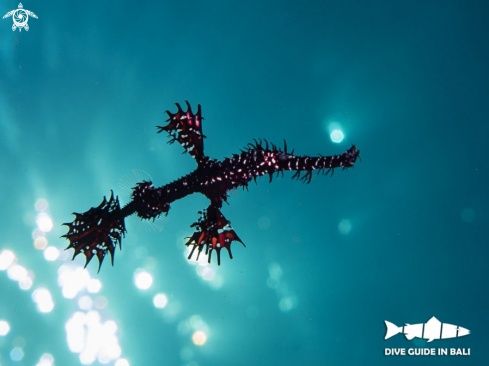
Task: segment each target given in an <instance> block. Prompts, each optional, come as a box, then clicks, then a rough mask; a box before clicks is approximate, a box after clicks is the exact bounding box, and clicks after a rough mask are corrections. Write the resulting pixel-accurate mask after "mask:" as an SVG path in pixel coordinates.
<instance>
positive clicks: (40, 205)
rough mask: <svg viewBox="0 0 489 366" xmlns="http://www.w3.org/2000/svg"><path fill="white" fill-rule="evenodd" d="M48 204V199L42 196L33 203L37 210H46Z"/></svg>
mask: <svg viewBox="0 0 489 366" xmlns="http://www.w3.org/2000/svg"><path fill="white" fill-rule="evenodd" d="M48 206H49V204H48V201H46V200H45V199H44V198H39V199H38V200H37V201H36V203H35V205H34V207H35V208H36V210H37V211H46V210H47V209H48Z"/></svg>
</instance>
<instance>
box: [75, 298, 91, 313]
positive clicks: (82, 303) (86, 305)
mask: <svg viewBox="0 0 489 366" xmlns="http://www.w3.org/2000/svg"><path fill="white" fill-rule="evenodd" d="M92 306H93V300H92V298H91V297H90V296H82V297H80V299H79V300H78V307H79V308H80V309H82V310H91V309H92Z"/></svg>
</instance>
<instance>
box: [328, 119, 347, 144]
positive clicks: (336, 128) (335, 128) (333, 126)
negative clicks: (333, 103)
mask: <svg viewBox="0 0 489 366" xmlns="http://www.w3.org/2000/svg"><path fill="white" fill-rule="evenodd" d="M323 128H324V130H325V131H326V132H327V133H328V134H329V138H330V139H331V141H333V142H334V143H336V144H337V143H340V142H342V141H343V140H344V138H345V135H344V133H343V127H342V126H341V124H340V123H339V122H335V121H330V122H326V121H325V122H324V124H323Z"/></svg>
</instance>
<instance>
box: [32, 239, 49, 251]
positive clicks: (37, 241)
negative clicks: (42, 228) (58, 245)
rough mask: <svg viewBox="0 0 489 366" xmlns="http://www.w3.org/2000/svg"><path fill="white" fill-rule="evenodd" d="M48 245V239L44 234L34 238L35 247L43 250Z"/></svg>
mask: <svg viewBox="0 0 489 366" xmlns="http://www.w3.org/2000/svg"><path fill="white" fill-rule="evenodd" d="M47 246H48V239H46V238H45V237H43V236H39V237H37V238H35V239H34V248H36V249H39V250H43V249H45V248H46V247H47Z"/></svg>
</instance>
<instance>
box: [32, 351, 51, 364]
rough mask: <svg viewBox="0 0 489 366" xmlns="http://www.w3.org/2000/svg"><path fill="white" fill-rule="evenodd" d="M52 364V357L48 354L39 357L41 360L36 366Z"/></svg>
mask: <svg viewBox="0 0 489 366" xmlns="http://www.w3.org/2000/svg"><path fill="white" fill-rule="evenodd" d="M53 363H54V357H53V356H52V355H51V354H49V353H45V354H43V355H42V356H41V359H40V360H39V362H38V363H37V365H36V366H53Z"/></svg>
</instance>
